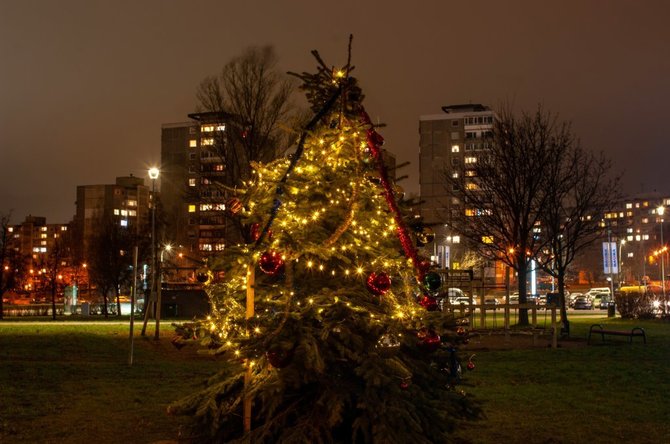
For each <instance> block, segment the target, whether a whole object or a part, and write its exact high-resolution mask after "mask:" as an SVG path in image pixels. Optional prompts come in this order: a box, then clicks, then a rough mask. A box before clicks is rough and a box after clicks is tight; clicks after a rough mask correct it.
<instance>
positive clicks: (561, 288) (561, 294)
mask: <svg viewBox="0 0 670 444" xmlns="http://www.w3.org/2000/svg"><path fill="white" fill-rule="evenodd" d="M558 300H559V303H560V304H561V306H560V308H561V322H562V323H563V328H562V331H561V335H562V336H570V321H569V320H568V310H567V308H566V305H567V304H566V301H565V272H559V273H558Z"/></svg>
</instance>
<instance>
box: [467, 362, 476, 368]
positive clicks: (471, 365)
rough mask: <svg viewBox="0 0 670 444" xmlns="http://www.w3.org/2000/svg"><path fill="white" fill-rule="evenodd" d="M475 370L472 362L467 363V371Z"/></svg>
mask: <svg viewBox="0 0 670 444" xmlns="http://www.w3.org/2000/svg"><path fill="white" fill-rule="evenodd" d="M474 369H475V363H474V362H472V361H468V370H474Z"/></svg>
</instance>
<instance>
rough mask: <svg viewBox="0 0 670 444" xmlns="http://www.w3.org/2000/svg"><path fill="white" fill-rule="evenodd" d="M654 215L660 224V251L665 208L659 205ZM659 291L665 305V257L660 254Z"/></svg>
mask: <svg viewBox="0 0 670 444" xmlns="http://www.w3.org/2000/svg"><path fill="white" fill-rule="evenodd" d="M656 213H658V215H659V216H661V217H660V218H659V222H660V224H661V250H663V248H664V247H665V245H664V244H663V213H665V207H664V206H663V205H660V206H659V207H658V208H656ZM661 289H662V291H663V301H664V303H665V256H664V255H663V254H662V253H661Z"/></svg>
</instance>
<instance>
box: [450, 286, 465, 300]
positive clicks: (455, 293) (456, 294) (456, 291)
mask: <svg viewBox="0 0 670 444" xmlns="http://www.w3.org/2000/svg"><path fill="white" fill-rule="evenodd" d="M447 297H448V298H449V302H450V303H452V304H453V303H454V302H453V301H455V300H456V299H458V298H466V299H467V296H466V295H465V293H464V292H463V290H461V289H460V288H449V289H447Z"/></svg>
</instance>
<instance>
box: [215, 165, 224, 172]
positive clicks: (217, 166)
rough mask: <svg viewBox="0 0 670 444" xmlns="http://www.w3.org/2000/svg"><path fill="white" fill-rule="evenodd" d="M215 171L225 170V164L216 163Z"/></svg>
mask: <svg viewBox="0 0 670 444" xmlns="http://www.w3.org/2000/svg"><path fill="white" fill-rule="evenodd" d="M214 171H223V164H222V163H217V164H216V165H214Z"/></svg>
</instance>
